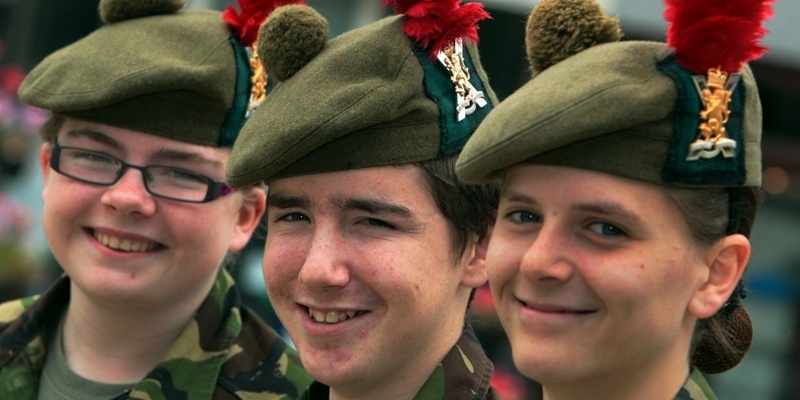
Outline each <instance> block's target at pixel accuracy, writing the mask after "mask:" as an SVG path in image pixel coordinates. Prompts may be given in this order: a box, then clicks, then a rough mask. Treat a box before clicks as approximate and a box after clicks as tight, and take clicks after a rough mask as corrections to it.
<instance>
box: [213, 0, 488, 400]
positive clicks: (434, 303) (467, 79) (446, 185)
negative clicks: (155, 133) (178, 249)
mask: <svg viewBox="0 0 800 400" xmlns="http://www.w3.org/2000/svg"><path fill="white" fill-rule="evenodd" d="M387 3H388V4H391V5H393V6H394V8H395V11H397V12H398V13H401V14H402V13H404V12H406V11H409V8H413V10H414V11H415V12H414V13H413V16H412V15H411V14H412V13H411V12H409V13H408V14H406V15H397V16H391V17H387V18H385V19H382V20H380V21H377V22H375V23H372V24H369V25H366V26H364V27H361V28H358V29H355V30H352V31H350V32H346V33H344V34H342V35H341V36H339V37H337V38H335V39H333V40H331V41H330V42H327V23H326V21H325V20H324V19H323V18H322V17H321V16H320V15H319V14H316V13H314V12H313V10H311V9H309V8H307V7H305V8H304V7H297V6H288V7H280V8H278V9H276V10H275V12H274V13H273V14H272V15H271V16H270V17H269V18H268V19H267V21H266V22H265V24H264V25H263V26H262V28H261V30H260V32H259V38H258V49H259V55H260V57H261V58H262V59H264V60H265V69H266V71H267V73H269V74H271V77H272V78H273V79H274V80H275V81H276V82H277V83H276V85H275V87H274V89H273V90H272V91H271V92H270V95H269V96H268V97H267V99H266V100H265V101H264V103H262V104H261V106H260V107H259V108H257V109H256V110H254V111H253V115H252V117H251V118H250V119H249V120H248V122H247V123H246V124H245V127H244V129H243V130H242V137H241V138H240V140H239V142H237V143H236V145H235V146H234V148H233V153H232V155H231V159H230V162H229V164H228V174H227V177H228V182H229V183H230V184H231V185H232V186H233V187H240V186H246V185H252V184H256V183H260V182H265V183H267V184H268V185H269V194H268V201H267V228H268V229H267V238H266V246H265V251H264V278H265V281H266V284H267V292H268V294H269V298H270V301H271V303H272V305H273V307H274V308H275V311H276V313H277V315H278V317H279V318H280V320H281V322H282V323H283V325H284V326H285V327H286V329H287V331H288V333H289V335H290V336H291V338H292V341H293V342H294V344H295V345H296V346H297V350H298V353H299V355H300V358H301V360H302V362H303V366H304V367H305V368H306V369H307V370H308V372H309V373H310V374H311V376H312V377H314V379H315V380H316V382H315V383H313V384H312V385H311V386H310V388H309V390H308V391H307V392H306V393H304V394H303V395H302V396H301V397H300V398H301V399H412V398H413V399H492V398H496V392H495V391H494V389H493V388H491V387H490V386H489V381H490V379H491V376H492V371H493V366H492V364H491V362H490V361H489V360H488V358H487V357H486V355H485V354H484V352H483V349H482V348H481V346H480V344H479V343H478V341H477V339H476V338H475V335H474V333H473V331H472V328H471V327H470V325H469V324H468V323H467V322H466V321H465V317H466V312H467V308H468V303H469V300H470V297H471V294H472V292H473V291H474V289H475V288H476V287H478V286H480V285H481V284H483V283H484V282H486V271H485V269H484V255H485V249H486V238H487V231H488V228H489V223H490V221H491V220H492V219H493V216H494V212H495V205H496V195H497V192H496V185H493V184H487V185H463V184H462V183H461V182H459V181H458V180H457V178H456V176H455V169H454V164H455V158H456V156H457V154H458V152H459V151H460V150H461V148H462V146H463V144H464V143H465V142H466V140H467V138H468V137H469V135H470V134H472V132H473V131H474V129H475V127H476V126H477V125H478V124H479V123H480V122H481V120H483V118H484V116H485V115H486V114H487V113H488V111H489V110H490V109H491V107H492V104H494V103H495V98H494V94H493V92H492V91H491V88H490V87H489V86H488V83H487V78H486V76H485V74H484V72H483V70H482V67H481V65H480V61H479V59H478V53H477V48H476V46H475V42H476V40H477V27H476V26H475V23H476V22H477V21H478V20H480V19H483V18H486V17H488V15H487V14H486V13H485V11H484V10H483V8H482V6H481V5H480V4H479V3H470V4H466V5H463V6H462V5H460V4H459V1H457V0H455V1H440V2H394V1H390V2H387ZM401 3H402V4H401ZM415 3H416V4H415Z"/></svg>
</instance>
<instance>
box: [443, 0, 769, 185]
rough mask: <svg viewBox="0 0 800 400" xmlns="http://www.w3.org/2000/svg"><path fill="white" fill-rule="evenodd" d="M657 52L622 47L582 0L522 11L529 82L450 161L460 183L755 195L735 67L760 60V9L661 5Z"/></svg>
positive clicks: (755, 166)
mask: <svg viewBox="0 0 800 400" xmlns="http://www.w3.org/2000/svg"><path fill="white" fill-rule="evenodd" d="M667 3H668V8H667V10H666V12H665V17H666V19H667V20H668V21H669V22H670V23H671V25H670V28H669V31H668V40H667V43H659V42H643V41H622V42H620V41H619V39H620V36H621V34H620V33H619V28H618V24H617V21H616V20H614V19H610V18H608V17H606V16H605V15H604V14H603V13H602V10H600V8H599V6H598V5H597V4H596V3H595V2H594V1H592V0H544V1H542V2H541V3H539V5H537V6H536V8H535V9H534V10H533V11H532V12H531V15H530V17H529V20H528V28H527V38H526V39H527V50H528V57H529V60H530V61H531V65H532V67H533V70H534V76H533V78H532V79H531V81H529V82H528V83H527V84H525V85H524V86H523V87H522V88H520V89H519V90H518V91H517V92H515V93H514V94H512V95H511V96H509V97H508V98H507V99H506V100H504V101H503V103H502V104H500V105H498V106H497V107H496V108H495V110H494V111H493V112H492V113H490V115H489V116H488V117H487V118H486V120H485V121H484V122H483V124H481V126H480V127H479V128H478V130H477V131H476V133H475V134H474V135H473V137H472V138H471V139H470V141H469V142H468V143H467V145H466V147H465V149H464V151H463V152H462V154H461V155H460V156H459V159H458V162H457V165H456V169H457V172H458V175H459V177H460V178H461V179H463V180H464V181H466V182H473V183H474V182H484V181H489V180H494V179H498V178H500V177H501V176H502V173H503V172H504V171H505V170H506V169H507V168H509V167H511V166H514V165H516V164H520V163H528V164H543V165H556V166H569V167H576V168H582V169H589V170H595V171H599V172H604V173H609V174H612V175H617V176H622V177H627V178H632V179H637V180H642V181H646V182H652V183H657V184H664V185H673V186H687V187H732V186H759V185H760V182H761V150H760V139H761V104H760V101H759V98H758V89H757V87H756V83H755V80H754V78H753V75H752V73H751V71H750V69H749V68H748V67H747V66H746V62H748V61H750V60H752V59H755V58H758V57H760V56H761V55H762V54H763V52H764V51H765V50H766V49H765V48H764V47H763V46H761V45H760V44H758V40H759V39H760V38H761V37H762V36H763V35H764V34H765V32H766V31H765V30H764V29H763V28H762V27H761V22H762V21H763V20H764V19H766V18H767V17H769V16H770V15H771V8H770V6H769V3H771V1H769V0H767V1H764V0H720V1H696V0H667Z"/></svg>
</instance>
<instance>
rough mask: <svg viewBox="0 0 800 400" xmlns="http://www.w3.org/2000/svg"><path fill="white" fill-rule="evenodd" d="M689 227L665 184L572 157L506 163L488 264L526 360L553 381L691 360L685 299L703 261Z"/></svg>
mask: <svg viewBox="0 0 800 400" xmlns="http://www.w3.org/2000/svg"><path fill="white" fill-rule="evenodd" d="M689 238H690V234H689V230H688V227H687V226H686V223H685V221H684V218H683V216H682V215H681V213H680V211H679V210H678V208H677V206H676V205H675V204H674V203H673V202H672V201H671V200H670V199H669V197H668V196H667V195H666V193H665V192H664V191H663V189H661V188H659V187H657V186H654V185H649V184H646V183H642V182H637V181H633V180H628V179H624V178H620V177H616V176H612V175H607V174H603V173H598V172H592V171H587V170H580V169H573V168H564V167H549V166H534V165H521V166H517V167H514V168H512V169H510V170H509V171H508V172H507V174H506V175H505V177H504V181H503V189H502V193H501V198H500V206H499V210H498V219H497V223H496V225H495V227H494V230H493V233H492V238H491V241H490V242H489V250H488V254H487V258H486V265H487V269H488V272H489V282H490V285H491V289H492V295H493V297H494V300H495V303H496V305H497V309H498V313H499V316H500V320H501V322H502V324H503V327H504V328H505V330H506V332H507V334H508V336H509V339H510V342H511V346H512V350H513V355H514V362H515V364H516V365H517V367H518V368H519V370H520V371H521V372H522V373H523V374H525V375H526V376H528V377H530V378H532V379H535V380H537V381H539V382H542V383H543V384H545V385H548V384H559V383H567V382H572V383H576V382H578V383H579V382H586V381H591V380H607V381H609V382H611V381H613V380H614V379H620V380H623V381H624V379H625V376H626V375H627V374H630V373H632V371H636V369H641V368H648V366H650V365H652V363H664V362H667V360H676V362H677V363H678V365H680V363H683V364H687V365H688V349H689V343H690V340H691V334H692V330H693V326H694V321H695V320H694V319H693V317H691V316H689V315H688V313H687V305H688V303H689V300H690V298H691V296H692V293H693V292H694V291H695V290H696V289H697V287H698V285H699V282H700V276H701V274H702V272H703V270H704V269H705V268H699V266H701V265H703V260H702V258H703V254H702V251H701V250H699V249H698V248H697V247H696V245H694V244H693V243H692V242H691V241H690V239H689ZM676 357H677V358H676Z"/></svg>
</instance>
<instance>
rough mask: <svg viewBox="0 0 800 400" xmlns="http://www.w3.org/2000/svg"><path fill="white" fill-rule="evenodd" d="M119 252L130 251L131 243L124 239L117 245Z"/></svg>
mask: <svg viewBox="0 0 800 400" xmlns="http://www.w3.org/2000/svg"><path fill="white" fill-rule="evenodd" d="M119 248H120V250H123V251H131V241H130V240H129V239H124V240H122V242H120V244H119Z"/></svg>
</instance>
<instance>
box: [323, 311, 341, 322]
mask: <svg viewBox="0 0 800 400" xmlns="http://www.w3.org/2000/svg"><path fill="white" fill-rule="evenodd" d="M325 322H330V323H334V322H339V314H337V313H336V312H335V311H331V312H329V313H328V315H326V316H325Z"/></svg>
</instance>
